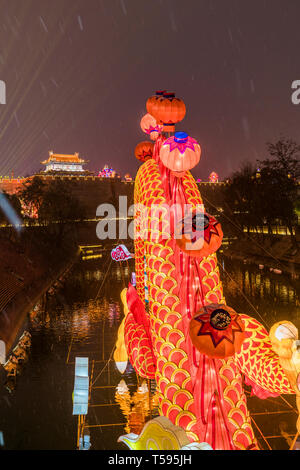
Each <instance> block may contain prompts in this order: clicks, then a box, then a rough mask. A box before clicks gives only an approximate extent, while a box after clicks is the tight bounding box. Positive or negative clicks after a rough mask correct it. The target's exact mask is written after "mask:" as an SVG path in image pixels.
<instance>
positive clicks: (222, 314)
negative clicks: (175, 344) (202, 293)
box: [190, 304, 245, 359]
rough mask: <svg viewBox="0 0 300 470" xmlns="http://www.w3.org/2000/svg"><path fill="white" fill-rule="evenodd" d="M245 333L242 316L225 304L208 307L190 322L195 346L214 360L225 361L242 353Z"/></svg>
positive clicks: (191, 335)
mask: <svg viewBox="0 0 300 470" xmlns="http://www.w3.org/2000/svg"><path fill="white" fill-rule="evenodd" d="M244 331H245V327H244V323H243V321H242V319H241V317H240V315H239V314H238V313H236V312H235V311H234V310H233V309H232V308H230V307H228V306H227V305H224V304H210V305H206V306H205V307H203V308H202V309H201V310H200V311H199V312H197V313H196V315H195V316H194V317H193V318H192V320H191V322H190V337H191V340H192V343H193V345H194V346H195V348H196V349H198V351H200V352H201V353H202V354H205V355H206V356H209V357H212V358H219V359H225V358H226V357H230V356H233V355H234V354H235V353H238V352H240V350H241V347H242V343H243V341H244V338H245V333H244Z"/></svg>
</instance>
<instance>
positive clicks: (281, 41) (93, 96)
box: [0, 0, 300, 180]
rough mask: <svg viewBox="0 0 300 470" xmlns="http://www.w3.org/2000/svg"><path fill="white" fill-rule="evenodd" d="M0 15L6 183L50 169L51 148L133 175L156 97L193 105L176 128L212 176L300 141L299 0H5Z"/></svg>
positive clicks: (1, 168)
mask: <svg viewBox="0 0 300 470" xmlns="http://www.w3.org/2000/svg"><path fill="white" fill-rule="evenodd" d="M0 12H1V13H0V79H1V80H4V81H5V82H6V86H7V98H6V99H7V104H6V105H0V175H7V174H9V173H10V172H11V171H14V174H15V176H18V175H23V176H26V175H29V174H32V173H33V172H36V171H38V170H40V169H41V168H42V166H41V165H40V163H39V162H40V161H42V160H44V159H45V158H47V157H48V151H49V150H53V151H54V152H56V153H74V152H79V153H80V156H82V157H83V158H85V159H87V160H89V161H90V163H89V164H88V165H87V168H88V169H90V170H92V171H98V170H99V169H100V168H102V167H103V166H104V164H106V163H107V164H110V165H112V166H113V167H114V168H115V169H116V170H117V171H118V172H119V173H120V174H121V175H124V173H126V172H130V173H131V174H134V173H135V172H136V169H137V168H138V162H137V161H136V159H135V157H134V148H135V146H136V144H137V143H138V142H140V141H141V140H147V137H146V136H145V135H144V134H143V132H142V131H141V129H140V126H139V121H140V119H141V117H142V116H143V114H145V103H146V100H147V98H148V97H149V96H150V95H152V94H153V92H154V91H155V90H157V89H168V90H169V91H175V92H176V95H177V96H178V97H180V98H182V99H183V100H184V102H185V104H186V106H187V115H186V117H185V119H184V120H183V121H182V122H181V123H180V124H179V125H178V126H177V130H184V131H186V132H188V134H189V135H191V136H192V137H194V138H196V139H197V140H198V141H199V143H200V145H201V147H202V157H201V160H200V163H199V165H198V166H197V167H196V168H195V170H193V174H194V175H195V176H197V177H200V178H202V179H203V180H207V177H208V175H209V173H210V172H211V171H212V170H215V171H217V172H218V173H219V175H220V178H221V179H223V178H225V177H227V176H229V175H230V174H231V173H232V172H233V171H235V170H237V169H239V167H240V166H241V165H242V163H243V162H246V161H252V162H255V161H256V159H257V158H262V157H264V156H265V144H266V142H267V141H275V140H276V139H278V138H280V136H281V135H284V136H286V137H291V138H293V139H295V140H296V141H298V142H299V141H300V135H299V133H300V131H299V129H300V126H299V124H300V105H298V106H296V105H293V104H292V102H291V94H292V90H291V83H292V82H293V81H294V80H297V79H300V67H299V63H300V60H299V57H300V51H299V45H300V27H299V20H300V2H299V0H288V1H286V0H280V1H279V0H266V1H264V0H251V1H250V0H236V1H234V0H226V1H224V0H210V1H209V0H161V1H160V0H80V1H74V0H2V1H0Z"/></svg>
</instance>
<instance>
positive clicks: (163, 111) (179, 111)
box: [151, 93, 186, 132]
mask: <svg viewBox="0 0 300 470" xmlns="http://www.w3.org/2000/svg"><path fill="white" fill-rule="evenodd" d="M185 113H186V107H185V104H184V102H183V101H182V100H181V99H180V98H176V96H175V93H164V94H163V96H162V97H159V98H158V99H157V100H156V101H155V102H154V103H153V105H152V106H151V114H152V116H154V117H155V119H156V121H157V123H158V124H163V126H164V132H175V124H177V123H178V122H180V121H182V119H183V118H184V116H185Z"/></svg>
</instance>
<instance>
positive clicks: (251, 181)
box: [225, 138, 300, 248]
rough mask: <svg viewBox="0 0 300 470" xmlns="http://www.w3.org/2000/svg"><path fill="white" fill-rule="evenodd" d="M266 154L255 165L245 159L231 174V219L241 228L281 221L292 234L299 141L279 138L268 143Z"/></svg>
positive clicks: (297, 190)
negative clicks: (237, 169)
mask: <svg viewBox="0 0 300 470" xmlns="http://www.w3.org/2000/svg"><path fill="white" fill-rule="evenodd" d="M267 151H268V154H269V155H268V157H267V158H266V159H264V160H259V161H257V165H256V166H255V165H253V164H251V163H246V164H245V165H244V166H243V167H242V168H241V170H239V171H237V172H236V173H234V174H233V175H232V177H231V178H230V184H229V185H228V186H227V187H226V190H225V203H226V206H227V209H229V210H230V211H231V214H232V217H233V218H234V221H235V222H237V223H238V224H239V226H240V227H241V229H244V228H246V229H247V231H248V232H249V230H250V229H254V230H256V231H257V228H258V227H259V226H262V225H264V226H267V229H268V233H269V234H271V233H272V225H284V226H286V227H287V228H288V229H289V231H290V233H291V234H292V236H291V238H292V242H293V245H294V247H295V248H297V239H296V236H294V235H293V232H294V231H295V232H296V231H297V230H298V215H300V214H299V206H300V198H299V194H300V186H299V176H300V163H299V155H300V145H298V144H297V143H296V142H294V141H293V140H291V139H286V138H281V139H280V140H279V141H278V142H276V143H275V144H273V143H268V144H267Z"/></svg>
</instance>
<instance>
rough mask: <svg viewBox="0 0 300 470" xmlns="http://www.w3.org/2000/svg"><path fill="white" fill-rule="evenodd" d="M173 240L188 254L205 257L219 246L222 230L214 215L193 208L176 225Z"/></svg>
mask: <svg viewBox="0 0 300 470" xmlns="http://www.w3.org/2000/svg"><path fill="white" fill-rule="evenodd" d="M175 240H176V243H177V245H178V246H179V248H180V249H181V250H182V251H184V252H185V253H187V254H188V255H190V256H193V257H195V258H206V257H207V256H209V255H211V254H212V253H215V252H216V251H217V250H218V249H219V248H220V246H221V244H222V240H223V231H222V228H221V224H220V222H218V221H217V219H215V217H213V216H212V215H209V214H207V213H204V212H202V211H201V212H196V210H193V211H192V213H191V215H188V216H186V217H184V218H183V219H182V220H181V221H180V222H179V223H178V224H177V225H176V228H175Z"/></svg>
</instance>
